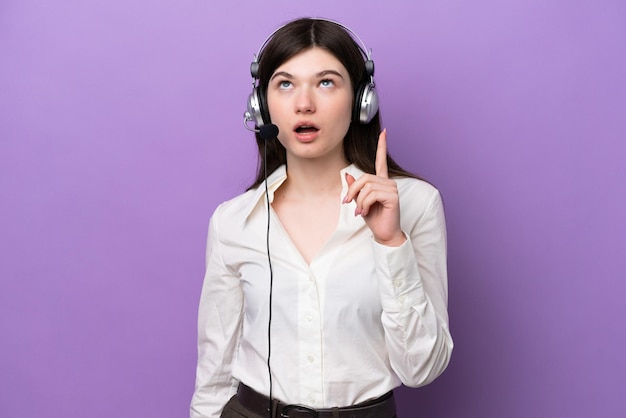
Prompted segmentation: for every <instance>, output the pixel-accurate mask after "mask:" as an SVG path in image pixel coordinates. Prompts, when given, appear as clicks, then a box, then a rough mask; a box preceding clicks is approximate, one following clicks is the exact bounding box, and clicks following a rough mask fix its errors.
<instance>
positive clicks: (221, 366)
mask: <svg viewBox="0 0 626 418" xmlns="http://www.w3.org/2000/svg"><path fill="white" fill-rule="evenodd" d="M218 213H219V208H218V210H217V211H216V212H215V214H214V215H213V216H212V218H211V221H210V223H209V234H208V239H207V252H206V273H205V276H204V283H203V285H202V292H201V296H200V306H199V309H198V364H197V368H196V385H195V391H194V394H193V397H192V400H191V411H190V416H191V418H213V417H216V418H217V417H219V416H220V414H221V412H222V409H223V408H224V405H225V404H226V402H227V401H228V400H229V399H230V397H231V396H232V395H234V394H235V392H236V387H237V384H238V382H237V381H236V380H235V379H234V378H233V377H232V366H233V362H234V359H235V357H236V352H237V348H238V345H239V339H240V335H241V321H242V308H243V295H242V291H241V287H240V285H239V278H238V277H237V275H236V274H234V273H233V272H231V271H229V269H228V268H227V266H226V265H225V263H224V260H223V257H222V244H221V243H220V238H219V222H218V221H217V218H218V216H219V215H218Z"/></svg>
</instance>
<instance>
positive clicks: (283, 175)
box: [245, 164, 364, 219]
mask: <svg viewBox="0 0 626 418" xmlns="http://www.w3.org/2000/svg"><path fill="white" fill-rule="evenodd" d="M345 173H350V174H351V175H352V177H354V178H355V179H358V178H359V177H361V176H362V175H363V174H364V172H363V171H362V170H361V169H360V168H358V167H357V166H355V165H354V164H350V165H349V166H347V167H346V168H344V169H342V170H341V171H340V175H341V184H342V188H343V191H342V193H345V192H347V190H348V184H347V183H346V175H345ZM286 179H287V166H285V165H284V164H283V165H281V166H280V167H278V168H277V169H276V170H274V171H273V172H272V173H271V174H270V175H269V176H268V177H267V192H268V196H269V200H270V204H271V203H272V202H273V201H274V192H275V191H276V190H277V189H278V188H279V187H280V185H281V184H283V182H284V181H285V180H286ZM261 202H265V183H261V184H260V185H259V186H257V188H256V189H254V190H252V198H251V199H250V205H249V207H248V208H247V209H246V216H245V219H248V217H249V216H250V214H251V213H252V211H254V209H255V208H256V207H257V206H258V205H259V204H260V203H261Z"/></svg>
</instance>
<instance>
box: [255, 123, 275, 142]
mask: <svg viewBox="0 0 626 418" xmlns="http://www.w3.org/2000/svg"><path fill="white" fill-rule="evenodd" d="M259 136H260V137H261V138H262V139H264V140H266V141H268V140H270V139H274V138H276V137H277V136H278V126H276V125H274V124H273V123H269V124H267V125H261V126H260V127H259Z"/></svg>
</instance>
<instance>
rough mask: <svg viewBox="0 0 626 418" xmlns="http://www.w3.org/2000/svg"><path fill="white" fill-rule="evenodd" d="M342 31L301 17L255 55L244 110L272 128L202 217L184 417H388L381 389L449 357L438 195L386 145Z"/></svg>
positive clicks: (363, 71)
mask: <svg viewBox="0 0 626 418" xmlns="http://www.w3.org/2000/svg"><path fill="white" fill-rule="evenodd" d="M353 36H354V34H353V33H352V32H351V31H350V30H349V29H347V28H345V27H344V26H341V25H339V24H337V23H334V22H330V21H326V20H322V19H299V20H296V21H293V22H290V23H289V24H287V25H285V26H284V27H282V28H280V29H279V30H278V31H276V32H275V33H274V34H273V35H272V36H270V38H269V40H268V41H266V43H265V44H264V45H263V46H262V51H260V54H259V55H260V57H258V66H257V65H256V64H257V61H255V62H254V63H253V71H252V72H253V77H255V78H258V87H256V88H255V90H254V92H253V95H252V97H251V103H250V104H249V109H250V108H252V113H254V114H256V115H254V116H255V117H256V119H255V121H256V124H257V125H263V124H269V123H273V124H274V125H276V126H277V127H278V135H277V137H276V138H271V139H269V140H265V139H263V138H261V136H260V135H259V134H258V133H257V143H258V146H259V152H260V159H261V165H260V167H259V172H258V174H257V179H256V181H255V182H254V184H253V185H252V186H251V187H250V189H249V190H248V191H247V192H246V193H244V194H242V195H240V196H238V197H236V198H234V199H232V200H230V201H228V202H225V203H223V204H222V205H220V206H219V207H218V208H217V209H216V211H215V213H214V214H213V216H212V218H211V221H210V226H209V237H208V244H207V269H206V275H205V280H204V285H203V288H202V295H201V300H200V309H199V324H198V332H199V337H198V353H199V355H198V368H197V378H196V390H195V393H194V396H193V400H192V405H191V416H192V417H193V418H199V417H203V418H206V417H218V416H223V417H241V416H245V417H269V416H272V417H273V416H277V417H281V416H286V417H287V416H315V414H317V416H320V417H324V416H327V417H343V416H350V417H372V418H373V417H375V418H392V417H394V416H395V405H394V402H393V392H392V391H393V389H394V388H396V387H398V386H399V385H400V384H405V385H407V386H412V387H417V386H421V385H425V384H427V383H429V382H431V381H432V380H433V379H435V378H436V377H437V376H438V375H439V374H441V373H442V372H443V370H444V369H445V367H446V366H447V364H448V361H449V358H450V354H451V351H452V339H451V337H450V332H449V330H448V314H447V276H446V274H447V273H446V237H445V221H444V213H443V207H442V202H441V198H440V195H439V193H438V191H437V190H436V189H435V188H434V187H433V186H431V185H430V184H429V183H427V182H424V181H422V180H419V179H417V178H415V177H414V176H412V175H411V174H410V173H408V172H406V171H404V170H403V169H402V168H400V167H399V166H398V164H396V163H395V162H394V161H393V159H391V157H389V156H388V155H387V149H386V131H382V132H381V129H380V119H379V115H378V112H377V105H376V103H374V102H376V97H371V96H375V91H374V89H373V84H372V83H371V81H372V75H373V63H371V61H370V60H369V57H368V56H367V53H366V52H365V51H364V49H362V48H360V46H359V45H358V44H357V42H356V41H355V39H354V37H353ZM257 67H258V72H257ZM364 95H365V96H370V97H369V99H368V100H369V101H368V103H365V104H362V103H361V102H362V101H363V100H362V99H363V96H364ZM257 96H258V97H257ZM370 99H371V100H370ZM257 100H258V103H257ZM257 105H258V108H256V106H257ZM257 113H258V114H257ZM266 172H267V173H269V176H268V177H267V180H266V177H265V173H266ZM265 181H267V183H265ZM266 187H267V189H266ZM266 196H267V198H266ZM268 202H269V203H268ZM270 205H271V207H270ZM270 405H271V413H270Z"/></svg>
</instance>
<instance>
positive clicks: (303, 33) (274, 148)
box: [249, 18, 416, 189]
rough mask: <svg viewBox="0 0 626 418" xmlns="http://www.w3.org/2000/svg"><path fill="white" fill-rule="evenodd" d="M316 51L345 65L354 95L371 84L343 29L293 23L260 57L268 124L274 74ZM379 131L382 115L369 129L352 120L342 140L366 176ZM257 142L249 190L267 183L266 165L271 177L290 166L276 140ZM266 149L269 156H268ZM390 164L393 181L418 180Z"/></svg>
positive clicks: (317, 21) (371, 169) (324, 23)
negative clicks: (268, 96) (307, 52)
mask: <svg viewBox="0 0 626 418" xmlns="http://www.w3.org/2000/svg"><path fill="white" fill-rule="evenodd" d="M313 47H318V48H323V49H325V50H326V51H328V52H330V53H331V54H333V55H334V56H335V57H336V58H337V59H338V60H339V61H340V62H341V63H342V64H343V66H344V67H345V68H346V70H347V71H348V73H349V75H350V81H351V82H352V86H353V88H354V94H356V92H357V89H358V88H359V86H360V85H361V84H362V83H364V82H367V81H368V79H369V76H368V75H367V73H366V71H365V60H364V58H365V52H364V51H363V50H362V49H361V47H360V46H359V45H358V44H357V43H356V41H355V40H354V39H353V38H352V36H351V35H350V34H349V33H348V32H347V31H346V30H345V29H344V28H343V27H341V26H340V25H338V24H336V23H334V22H331V21H328V20H323V19H310V18H302V19H297V20H294V21H292V22H290V23H288V24H287V25H285V26H283V27H282V28H280V29H279V30H277V31H276V33H275V34H274V35H273V36H272V38H271V40H270V41H269V42H268V43H267V45H266V46H265V48H263V51H262V52H261V54H260V57H259V71H258V77H259V86H258V89H259V96H261V102H262V103H263V104H264V105H262V108H263V110H264V113H263V118H264V120H265V121H268V122H269V121H270V115H269V112H268V110H267V106H266V103H267V101H266V92H267V86H268V84H269V80H270V78H271V76H272V74H273V73H274V71H275V70H276V68H278V67H279V66H280V65H282V64H283V63H284V62H286V61H287V60H289V59H290V58H292V57H293V56H294V55H296V54H298V53H300V52H301V51H304V50H306V49H310V48H313ZM380 131H381V123H380V112H378V113H377V114H376V115H375V116H374V118H373V119H372V120H371V121H370V122H369V123H368V124H366V125H364V124H361V123H360V122H359V121H358V120H357V121H354V120H353V121H352V123H351V124H350V127H349V128H348V132H347V133H346V136H345V138H344V140H343V152H344V155H345V158H346V160H347V161H348V162H349V163H352V164H354V165H356V166H357V167H358V168H360V169H361V170H363V171H364V172H366V173H371V174H374V173H375V172H376V168H375V160H376V148H377V145H378V135H379V134H380ZM256 142H257V146H258V148H259V165H258V168H257V176H256V179H255V180H254V183H252V185H251V186H250V187H249V189H252V188H255V187H257V186H259V185H260V184H262V183H263V181H264V180H265V168H264V167H265V164H267V172H268V173H271V172H273V171H274V170H276V169H277V168H278V167H280V166H281V165H283V164H286V163H287V157H286V152H285V148H284V147H283V146H282V144H281V143H280V142H279V141H278V140H277V139H276V138H274V139H271V140H268V141H267V144H266V142H265V140H264V139H262V138H261V137H260V136H259V134H258V133H257V134H256ZM266 145H267V155H265V152H266V151H265V146H266ZM387 164H388V167H389V176H390V177H397V176H400V177H416V176H415V175H413V174H411V173H409V172H408V171H406V170H404V169H403V168H402V167H400V166H399V165H398V164H397V163H396V162H395V161H394V160H393V159H392V158H391V157H390V156H389V154H387Z"/></svg>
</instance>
